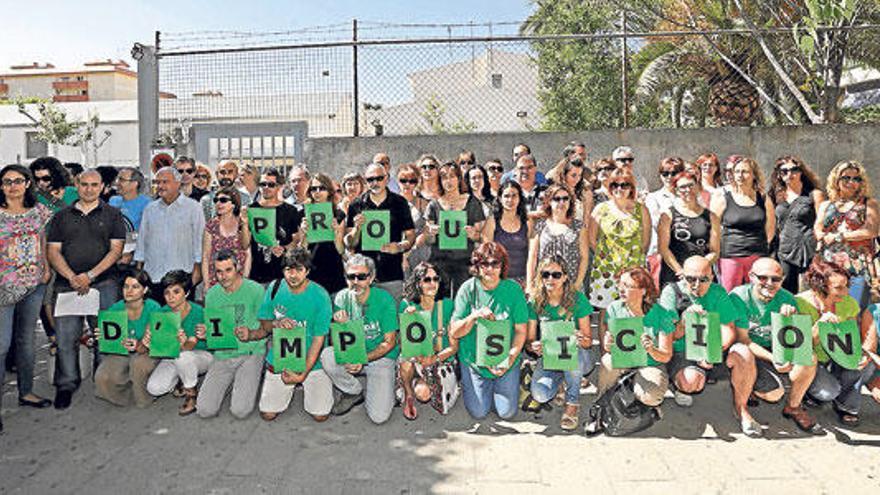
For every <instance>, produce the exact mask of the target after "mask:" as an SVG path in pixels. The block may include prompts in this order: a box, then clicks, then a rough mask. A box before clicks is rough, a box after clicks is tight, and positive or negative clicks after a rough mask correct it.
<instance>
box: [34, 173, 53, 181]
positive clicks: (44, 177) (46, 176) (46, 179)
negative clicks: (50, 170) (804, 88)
mask: <svg viewBox="0 0 880 495" xmlns="http://www.w3.org/2000/svg"><path fill="white" fill-rule="evenodd" d="M34 178H35V179H37V182H52V176H51V175H42V176H38V177H34Z"/></svg>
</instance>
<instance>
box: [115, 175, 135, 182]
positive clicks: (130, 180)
mask: <svg viewBox="0 0 880 495" xmlns="http://www.w3.org/2000/svg"><path fill="white" fill-rule="evenodd" d="M116 181H117V182H137V181H136V180H134V179H132V178H131V177H123V176H121V175H120V176H119V177H117V178H116Z"/></svg>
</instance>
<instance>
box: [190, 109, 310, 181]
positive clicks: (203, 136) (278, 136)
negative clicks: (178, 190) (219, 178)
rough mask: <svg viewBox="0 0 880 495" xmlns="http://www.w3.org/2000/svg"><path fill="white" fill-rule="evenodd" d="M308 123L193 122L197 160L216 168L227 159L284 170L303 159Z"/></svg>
mask: <svg viewBox="0 0 880 495" xmlns="http://www.w3.org/2000/svg"><path fill="white" fill-rule="evenodd" d="M307 131H308V127H307V125H306V123H305V122H266V123H253V124H245V123H236V124H232V123H229V124H193V126H192V135H193V145H194V151H195V159H196V161H198V162H201V163H204V164H205V165H207V166H208V167H210V168H211V169H212V170H214V169H216V167H217V164H218V163H220V162H221V161H223V160H235V161H237V162H238V163H239V164H248V163H250V164H254V165H256V166H257V167H258V168H261V169H262V168H268V167H274V168H277V169H278V170H281V171H283V172H284V174H285V176H286V175H287V172H288V170H289V168H290V167H291V166H292V165H293V164H294V163H295V162H302V160H303V146H304V144H305V138H306V134H307Z"/></svg>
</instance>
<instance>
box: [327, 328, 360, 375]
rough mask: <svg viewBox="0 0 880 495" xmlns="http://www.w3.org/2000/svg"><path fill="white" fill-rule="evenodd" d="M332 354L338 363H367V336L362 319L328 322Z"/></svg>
mask: <svg viewBox="0 0 880 495" xmlns="http://www.w3.org/2000/svg"><path fill="white" fill-rule="evenodd" d="M330 338H331V339H333V355H334V356H335V357H336V362H337V363H338V364H367V362H368V361H367V338H366V336H365V335H364V320H349V321H347V322H345V323H335V322H334V323H331V324H330Z"/></svg>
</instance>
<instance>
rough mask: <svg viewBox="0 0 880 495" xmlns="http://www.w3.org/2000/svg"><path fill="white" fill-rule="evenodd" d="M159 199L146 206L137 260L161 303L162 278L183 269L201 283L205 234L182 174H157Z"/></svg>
mask: <svg viewBox="0 0 880 495" xmlns="http://www.w3.org/2000/svg"><path fill="white" fill-rule="evenodd" d="M153 183H154V184H155V186H156V194H157V195H158V196H159V198H158V199H156V200H155V201H153V202H151V203H150V204H149V205H147V207H146V209H145V210H144V216H143V218H142V219H141V228H140V230H139V231H138V240H137V248H136V249H135V252H134V260H135V262H137V263H138V264H139V266H140V267H142V268H143V269H144V270H145V271H146V272H147V273H149V274H150V277H151V278H152V281H151V287H150V289H151V290H150V297H152V298H153V299H154V300H156V301H157V302H159V303H162V302H164V301H163V297H162V286H161V283H160V282H161V281H162V277H163V276H164V275H165V274H166V273H168V272H170V271H172V270H183V271H185V272H187V273H189V274H190V277H192V282H193V286H195V285H198V284H199V282H200V281H201V280H202V271H201V262H202V235H203V233H204V231H205V215H204V214H203V213H202V209H201V208H199V204H198V203H197V202H196V201H195V200H193V199H191V198H188V197H186V196H184V195H183V194H182V192H181V185H182V183H181V175H180V174H179V173H178V172H177V170H175V169H172V168H168V167H166V168H163V169H161V170H159V171H158V172H156V178H155V179H154V181H153Z"/></svg>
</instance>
